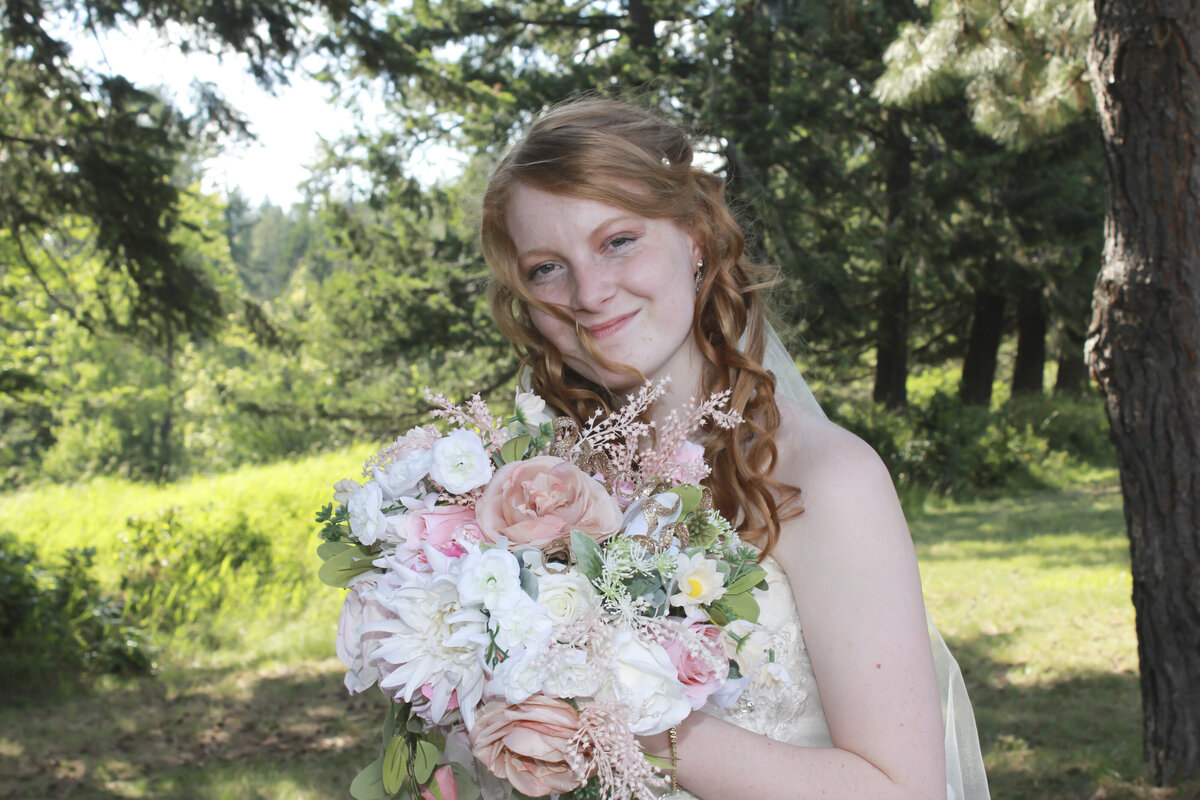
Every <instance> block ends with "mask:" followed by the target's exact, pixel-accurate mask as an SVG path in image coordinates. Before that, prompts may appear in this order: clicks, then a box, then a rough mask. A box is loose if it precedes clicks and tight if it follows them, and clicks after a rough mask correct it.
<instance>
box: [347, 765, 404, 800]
mask: <svg viewBox="0 0 1200 800" xmlns="http://www.w3.org/2000/svg"><path fill="white" fill-rule="evenodd" d="M392 794H393V793H392V792H389V791H388V790H387V789H385V788H383V759H382V758H377V759H375V760H374V761H372V762H371V763H370V764H367V766H365V767H363V768H362V771H361V772H359V773H358V774H357V775H355V776H354V780H353V781H352V782H351V783H350V796H351V797H353V798H354V800H387V798H389V797H391V796H392Z"/></svg>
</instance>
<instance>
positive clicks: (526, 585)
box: [521, 567, 538, 600]
mask: <svg viewBox="0 0 1200 800" xmlns="http://www.w3.org/2000/svg"><path fill="white" fill-rule="evenodd" d="M521 589H522V590H524V592H525V594H527V595H529V596H530V597H531V598H533V599H534V600H537V599H538V580H537V575H534V574H533V570H531V569H526V568H525V567H521Z"/></svg>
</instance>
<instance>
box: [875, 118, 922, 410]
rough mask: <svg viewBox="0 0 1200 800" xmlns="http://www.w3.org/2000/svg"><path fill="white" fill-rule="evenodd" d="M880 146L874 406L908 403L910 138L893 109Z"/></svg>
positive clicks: (895, 406)
mask: <svg viewBox="0 0 1200 800" xmlns="http://www.w3.org/2000/svg"><path fill="white" fill-rule="evenodd" d="M882 145H883V147H885V148H886V155H885V161H884V180H885V181H886V182H887V220H886V222H887V236H886V239H885V242H884V253H883V264H882V266H881V268H880V271H879V295H878V298H877V300H876V308H877V310H878V313H877V318H876V324H875V389H874V393H873V394H874V398H875V402H877V403H883V405H884V406H886V407H887V408H903V407H904V406H906V405H908V322H909V313H908V310H909V309H908V305H909V276H908V266H907V264H906V263H905V260H904V250H905V247H904V234H905V230H904V229H905V219H906V218H907V213H906V212H907V209H908V203H909V199H910V195H911V192H912V159H913V153H912V140H911V139H909V137H908V133H907V131H905V130H904V122H903V119H902V116H901V113H900V111H899V110H898V109H891V110H889V111H888V112H887V124H886V128H885V134H884V138H883V140H882Z"/></svg>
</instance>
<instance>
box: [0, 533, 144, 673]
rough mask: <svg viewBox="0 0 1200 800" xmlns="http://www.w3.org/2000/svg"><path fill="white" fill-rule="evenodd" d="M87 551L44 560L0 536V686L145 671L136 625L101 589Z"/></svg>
mask: <svg viewBox="0 0 1200 800" xmlns="http://www.w3.org/2000/svg"><path fill="white" fill-rule="evenodd" d="M93 555H94V551H92V550H68V551H66V552H65V553H63V554H62V555H61V556H60V557H59V559H58V560H57V561H55V562H52V563H49V564H47V563H43V562H42V560H41V559H40V558H39V557H38V554H37V552H36V551H35V549H34V548H33V547H32V546H31V545H28V544H24V543H22V542H19V541H18V540H17V538H16V536H15V535H13V534H11V533H3V534H0V687H3V688H4V690H5V691H6V693H8V694H10V695H13V694H15V692H16V691H17V690H19V691H20V692H21V693H23V694H27V693H37V692H39V691H43V690H56V689H62V688H67V687H72V686H78V685H83V684H86V683H87V682H88V680H89V679H91V678H93V677H95V676H96V675H101V674H109V673H138V672H149V671H150V670H151V669H152V667H153V661H152V654H151V651H150V648H149V647H147V645H146V639H145V636H144V635H143V633H142V631H141V630H139V629H138V628H136V627H134V626H133V625H131V624H130V623H129V622H128V621H127V619H126V617H125V613H124V611H125V608H124V604H123V602H122V601H121V599H120V598H118V597H115V596H113V595H110V594H106V593H103V592H101V590H100V585H99V583H98V582H97V581H96V579H95V578H94V577H93V576H92V574H91V569H92V558H93Z"/></svg>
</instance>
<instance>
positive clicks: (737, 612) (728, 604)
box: [712, 592, 758, 622]
mask: <svg viewBox="0 0 1200 800" xmlns="http://www.w3.org/2000/svg"><path fill="white" fill-rule="evenodd" d="M712 605H713V607H714V608H720V609H721V610H722V611H724V612H725V613H726V614H727V615H729V617H731V618H733V619H744V620H746V621H747V622H758V601H757V600H755V599H754V595H752V594H750V592H742V593H741V594H734V595H730V594H727V595H725V596H724V597H722V598H721V599H720V600H718V601H716V602H715V603H713V604H712Z"/></svg>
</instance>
